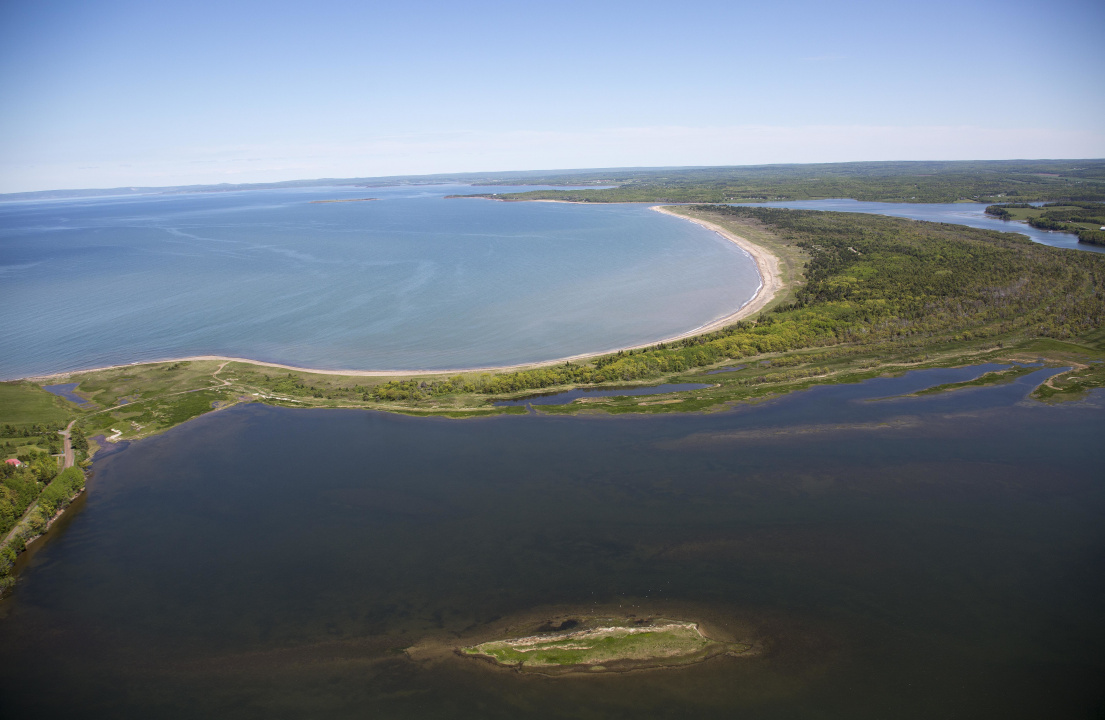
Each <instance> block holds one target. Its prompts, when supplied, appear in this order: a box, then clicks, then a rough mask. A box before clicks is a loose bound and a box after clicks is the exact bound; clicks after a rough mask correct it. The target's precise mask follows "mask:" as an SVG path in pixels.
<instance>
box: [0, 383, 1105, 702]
mask: <svg viewBox="0 0 1105 720" xmlns="http://www.w3.org/2000/svg"><path fill="white" fill-rule="evenodd" d="M983 369H984V368H979V369H973V370H972V369H964V370H950V371H947V370H946V371H931V372H927V371H926V372H918V373H911V374H909V375H907V376H905V377H903V378H897V379H879V380H874V381H871V382H868V383H865V384H862V385H856V386H837V387H822V388H815V389H812V390H810V391H807V392H803V393H798V394H794V395H791V396H788V397H785V398H782V399H778V400H775V401H771V402H768V403H765V404H761V405H758V406H754V407H741V408H739V409H736V410H733V411H729V412H724V413H716V414H709V415H668V416H657V417H599V416H577V417H562V416H542V415H525V416H507V417H497V418H487V419H482V420H463V421H450V420H436V419H417V418H409V417H401V416H395V415H386V414H379V413H372V412H360V411H332V410H331V411H324V410H289V409H278V408H270V407H263V406H255V405H254V406H239V407H235V408H232V409H229V410H226V411H221V412H218V413H214V414H212V415H208V416H205V417H203V418H200V419H198V420H195V421H193V422H190V423H188V424H186V425H184V426H182V427H179V428H177V429H175V430H173V431H171V432H169V433H167V434H165V435H163V436H161V437H157V438H153V439H149V440H144V441H141V442H139V443H137V444H134V445H132V446H130V447H128V448H126V449H125V450H122V451H120V452H117V453H115V454H113V455H110V456H107V457H101V458H100V459H98V460H97V461H96V463H95V465H94V475H93V478H92V480H91V482H90V492H89V493H88V495H87V497H86V499H85V500H84V501H83V504H82V505H81V506H80V507H79V508H78V509H77V510H76V511H75V512H73V513H71V514H70V515H69V516H67V517H66V519H65V520H63V521H62V522H61V523H60V524H59V525H58V526H57V527H56V528H55V530H53V531H52V532H51V533H50V535H49V536H48V537H47V539H46V540H45V542H44V543H42V544H41V545H40V546H39V547H38V548H37V550H35V551H34V552H32V553H29V554H27V555H25V556H24V558H25V559H24V560H21V563H22V564H24V565H25V568H24V570H23V573H22V575H21V576H20V582H19V584H18V586H17V587H16V590H15V592H14V594H13V595H12V596H11V597H10V598H8V599H7V600H4V601H3V602H0V716H2V717H5V718H24V717H26V718H31V717H33V718H72V717H81V718H142V719H143V720H147V719H148V718H188V719H189V720H191V719H192V718H198V717H203V718H259V719H260V718H264V719H266V720H268V719H270V718H304V717H319V718H346V717H349V718H354V717H356V718H361V717H374V718H412V717H417V718H481V719H485V718H510V719H512V720H514V719H516V718H520V717H526V718H529V717H533V718H553V717H595V718H599V717H601V718H635V719H636V718H646V717H670V718H686V717H696V718H714V717H716V718H733V717H742V718H810V717H816V718H847V719H849V720H852V719H855V718H879V719H884V718H918V719H923V720H931V718H943V717H955V718H1031V719H1032V720H1039V718H1086V717H1100V712H1101V711H1102V710H1103V709H1105V704H1103V700H1105V696H1103V685H1102V682H1101V680H1102V678H1103V677H1105V654H1103V653H1102V651H1101V648H1102V647H1105V613H1103V612H1102V609H1103V608H1105V523H1102V520H1101V519H1102V517H1105V477H1103V476H1102V473H1101V468H1102V467H1105V445H1103V444H1102V443H1101V442H1100V438H1101V436H1102V430H1103V429H1105V423H1103V418H1105V409H1103V404H1105V396H1103V395H1102V394H1101V393H1100V392H1099V393H1098V394H1096V395H1095V396H1094V397H1093V398H1091V399H1090V400H1089V401H1085V402H1082V403H1078V404H1073V405H1068V406H1064V407H1048V406H1044V405H1041V404H1038V403H1035V402H1030V401H1026V400H1024V397H1025V395H1026V393H1027V392H1028V391H1029V390H1030V388H1031V387H1032V386H1033V385H1034V384H1035V383H1038V382H1040V381H1041V380H1042V379H1043V378H1045V377H1046V376H1047V375H1048V374H1049V373H1052V372H1054V370H1047V369H1041V370H1039V371H1037V372H1035V373H1033V374H1032V375H1029V376H1027V377H1025V378H1023V379H1021V380H1019V381H1017V382H1014V383H1012V384H1009V385H1004V386H998V387H991V388H977V389H971V390H965V391H959V392H955V393H951V394H945V395H938V396H927V397H924V398H911V399H907V398H898V399H886V398H888V397H890V396H894V395H899V394H902V393H907V392H911V391H914V390H917V389H919V388H921V387H925V386H928V385H932V384H934V383H939V382H947V381H950V380H962V379H966V378H968V377H972V376H974V375H977V374H978V373H979V372H981V371H982V370H983ZM878 398H882V399H878ZM619 605H620V606H621V607H622V608H623V610H625V611H633V612H635V613H640V614H645V615H647V614H649V613H653V612H660V613H669V614H674V613H676V612H680V613H682V615H684V616H690V617H695V618H701V619H705V620H707V621H709V622H711V623H713V624H714V626H715V627H725V628H727V629H728V630H729V631H731V632H733V633H737V634H739V635H741V636H744V637H754V638H756V639H758V640H759V641H760V642H762V643H763V646H764V649H765V651H764V654H763V655H762V656H760V657H758V658H739V659H720V660H716V661H711V662H708V663H704V664H702V665H699V666H695V667H691V668H685V669H680V670H676V671H667V672H664V671H661V672H645V673H630V674H628V675H604V676H589V677H574V678H571V677H569V678H558V679H549V678H541V677H532V676H520V675H516V674H513V673H506V672H496V671H493V670H491V669H489V668H487V667H485V666H483V665H481V664H479V663H477V662H474V661H471V660H467V659H464V658H460V657H455V656H445V657H443V658H439V659H437V660H432V661H431V660H425V661H416V660H413V659H411V658H409V657H408V656H406V655H405V654H404V653H403V652H402V648H405V647H408V646H410V645H411V644H413V643H415V642H416V641H418V640H420V639H424V638H434V639H437V640H444V641H446V642H457V643H459V642H461V640H459V639H458V638H461V637H467V636H470V634H471V633H475V632H478V631H479V630H480V628H484V627H486V626H487V624H488V623H493V622H495V621H496V619H497V618H509V617H512V616H514V615H515V614H516V613H528V612H531V611H533V610H534V609H535V608H542V607H549V606H557V607H560V608H574V609H575V610H577V611H579V610H588V609H590V608H611V607H614V608H616V607H618V606H619ZM673 609H674V610H673ZM679 609H682V610H679Z"/></svg>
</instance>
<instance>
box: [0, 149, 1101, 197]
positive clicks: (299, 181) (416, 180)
mask: <svg viewBox="0 0 1105 720" xmlns="http://www.w3.org/2000/svg"><path fill="white" fill-rule="evenodd" d="M1103 159H1105V154H1103V156H1102V157H1037V158H1024V157H1017V158H1013V157H1009V158H961V159H948V158H933V159H920V160H914V159H908V160H903V159H892V160H843V161H839V162H777V163H749V164H741V165H637V166H634V165H625V166H617V167H575V168H539V169H523V170H464V171H458V172H440V173H421V174H415V173H411V174H404V175H373V176H350V177H333V176H330V177H313V178H307V177H296V178H284V179H280V180H271V181H258V182H250V181H244V182H197V183H188V184H180V185H140V184H134V183H131V184H123V185H116V186H109V187H56V188H41V189H37V190H20V191H14V192H0V200H9V201H10V200H19V199H24V197H25V198H26V199H34V196H39V197H41V198H49V197H59V198H61V197H80V196H81V195H82V194H84V193H87V194H89V195H91V196H96V195H107V194H113V193H118V194H120V195H126V194H140V193H156V192H167V191H168V192H218V191H225V192H232V191H237V190H251V189H258V190H261V189H275V188H279V187H288V188H294V187H325V186H328V185H329V186H335V187H337V186H349V185H360V184H364V186H365V187H366V189H368V188H371V187H389V186H391V185H407V184H416V185H433V184H440V185H447V184H476V185H478V184H480V182H481V181H492V180H496V179H500V180H508V179H518V180H524V179H526V178H528V177H534V178H555V177H558V176H567V175H572V174H586V173H596V174H597V173H616V172H649V171H664V170H724V169H733V170H740V169H753V168H771V167H793V166H806V165H824V166H838V165H856V164H883V163H885V164H907V163H953V162H1078V161H1086V162H1090V161H1100V160H1103Z"/></svg>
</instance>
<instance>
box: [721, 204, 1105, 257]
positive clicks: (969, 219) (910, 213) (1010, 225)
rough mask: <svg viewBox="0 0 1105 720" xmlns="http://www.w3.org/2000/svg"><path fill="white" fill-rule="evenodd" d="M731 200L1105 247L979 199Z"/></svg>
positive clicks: (1061, 245)
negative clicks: (1008, 216)
mask: <svg viewBox="0 0 1105 720" xmlns="http://www.w3.org/2000/svg"><path fill="white" fill-rule="evenodd" d="M732 204H734V205H752V206H758V205H763V206H766V207H786V208H795V209H798V210H830V211H834V212H861V213H871V214H874V215H890V216H892V217H904V218H911V219H913V220H926V221H928V222H945V223H954V224H956V225H968V226H970V227H976V228H983V229H985V230H998V231H1000V232H1016V233H1020V234H1022V235H1027V236H1028V237H1030V238H1031V239H1032V240H1033V241H1035V242H1038V243H1041V244H1043V245H1050V246H1051V247H1058V248H1066V249H1068V250H1083V251H1085V252H1105V247H1101V246H1100V245H1089V244H1087V243H1080V242H1078V237H1077V236H1076V235H1072V234H1071V233H1063V232H1048V231H1046V230H1037V229H1036V228H1034V227H1032V226H1031V225H1029V224H1028V223H1022V222H1016V221H1012V220H999V219H998V218H995V217H991V216H990V215H987V214H986V213H985V212H984V211H985V210H986V205H985V204H981V203H933V204H918V203H887V202H862V201H859V200H847V199H840V198H837V199H832V200H799V201H793V202H770V203H732Z"/></svg>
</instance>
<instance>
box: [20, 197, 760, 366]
mask: <svg viewBox="0 0 1105 720" xmlns="http://www.w3.org/2000/svg"><path fill="white" fill-rule="evenodd" d="M510 189H511V188H506V189H505V190H510ZM471 191H472V188H470V187H467V186H432V187H426V186H421V187H409V186H408V187H397V188H348V187H344V188H292V189H282V190H256V191H242V192H225V193H193V194H177V195H146V196H127V197H105V198H81V199H67V200H44V201H34V202H19V203H0V302H2V303H3V306H4V313H3V314H2V315H0V345H2V346H3V347H4V352H3V354H2V355H0V378H13V377H22V376H26V375H30V374H32V373H48V372H57V371H64V370H72V369H80V368H90V367H97V366H103V365H110V364H115V363H128V362H136V361H142V360H157V359H165V358H172V357H180V356H189V355H206V354H219V355H230V356H235V357H247V358H253V359H258V360H267V361H275V362H281V363H287V364H293V365H299V366H306V367H320V368H333V369H362V370H363V369H434V368H436V369H445V368H470V367H482V366H488V365H502V364H513V363H522V362H529V361H537V360H550V359H556V358H560V357H566V356H571V355H576V354H580V353H587V352H598V351H604V350H608V349H613V348H617V347H623V346H629V345H636V344H642V343H649V342H654V341H657V340H661V339H664V338H667V337H671V336H673V335H677V334H680V333H682V332H685V331H688V330H692V329H694V328H697V327H699V326H700V325H702V324H704V323H707V322H710V321H712V320H714V319H717V318H719V317H722V316H725V315H727V314H729V313H731V312H733V311H735V310H736V309H738V308H739V307H741V306H742V305H743V304H744V303H745V302H747V301H748V300H749V299H750V298H751V297H752V295H753V294H754V293H755V291H756V289H757V287H758V286H759V276H758V274H757V272H756V269H755V265H754V263H753V262H752V260H751V258H750V257H748V256H747V255H746V254H745V253H744V252H743V251H742V250H740V249H739V248H737V247H736V246H735V245H733V244H732V243H730V242H727V241H726V240H724V239H722V238H721V237H719V236H718V235H717V234H715V233H712V232H710V231H708V230H705V229H703V228H701V227H699V226H697V225H694V224H693V223H689V222H685V221H682V220H679V219H677V218H672V217H668V216H664V215H660V214H659V213H655V212H651V211H650V210H648V208H647V206H642V205H610V206H601V207H590V206H588V207H583V206H579V205H567V204H556V203H501V202H493V201H488V200H473V199H469V200H463V199H461V200H446V199H444V196H445V195H447V194H450V193H456V192H471ZM363 197H377V198H379V199H378V200H376V201H373V202H345V203H312V202H311V201H313V200H324V199H339V198H363Z"/></svg>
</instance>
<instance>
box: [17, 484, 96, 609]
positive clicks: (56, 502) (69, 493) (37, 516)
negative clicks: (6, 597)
mask: <svg viewBox="0 0 1105 720" xmlns="http://www.w3.org/2000/svg"><path fill="white" fill-rule="evenodd" d="M40 482H41V481H37V482H36V481H35V479H34V478H33V477H32V476H31V475H30V473H25V472H21V471H20V472H17V473H15V474H8V475H6V476H5V477H4V480H3V484H2V485H0V526H2V527H3V532H2V533H0V535H7V533H8V531H9V530H11V529H12V526H13V525H15V523H16V521H18V520H19V518H20V517H22V515H23V513H24V512H25V511H26V509H27V508H28V507H30V505H31V503H32V502H34V500H35V498H36V497H37V499H38V505H37V506H36V507H35V508H34V509H33V510H32V511H31V512H30V513H28V514H27V517H26V518H24V519H23V521H22V522H20V523H19V524H18V526H16V527H15V532H14V533H12V537H11V539H10V541H8V542H7V543H4V544H3V545H2V546H0V591H3V590H6V589H7V588H9V587H11V585H12V583H13V581H14V579H13V578H12V577H11V570H12V567H13V566H14V565H15V558H16V556H17V555H19V553H21V552H23V549H24V548H25V547H26V546H27V543H28V542H30V541H31V540H33V539H34V538H36V537H38V536H39V535H41V534H42V533H44V532H45V531H46V528H47V527H48V526H49V524H50V521H51V520H52V519H53V518H54V517H55V516H56V515H57V514H58V513H59V512H61V511H62V510H64V509H65V508H66V507H68V506H69V504H70V503H71V502H72V501H73V498H75V497H76V496H77V495H79V494H80V492H81V491H82V490H83V489H84V482H85V477H84V472H83V471H82V470H81V469H80V468H78V467H70V468H66V469H65V470H63V471H62V472H61V473H60V474H58V475H57V476H56V477H53V478H52V480H51V481H50V483H49V484H48V485H46V487H45V488H44V489H41V492H40V488H41V485H40ZM13 488H16V490H15V492H17V493H18V494H19V500H20V502H23V501H25V504H23V505H22V507H19V508H18V511H17V512H16V509H17V506H15V505H11V504H7V503H6V502H4V501H5V500H7V499H8V498H9V497H10V493H11V492H12V489H13ZM27 498H30V499H29V500H28V499H27Z"/></svg>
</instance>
